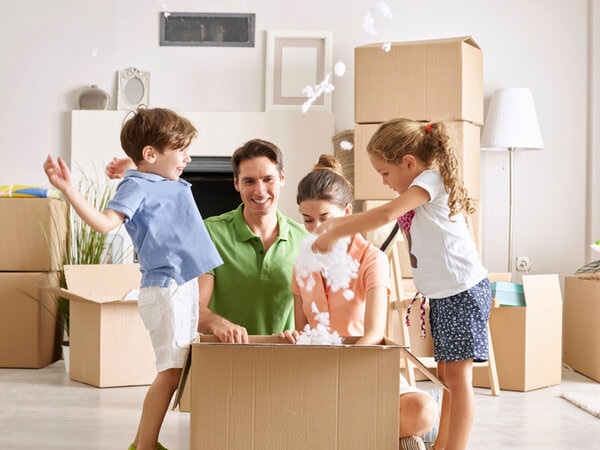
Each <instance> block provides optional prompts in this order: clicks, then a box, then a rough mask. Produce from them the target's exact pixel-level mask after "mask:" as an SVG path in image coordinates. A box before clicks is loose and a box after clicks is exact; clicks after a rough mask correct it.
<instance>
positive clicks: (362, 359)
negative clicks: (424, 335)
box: [176, 336, 443, 450]
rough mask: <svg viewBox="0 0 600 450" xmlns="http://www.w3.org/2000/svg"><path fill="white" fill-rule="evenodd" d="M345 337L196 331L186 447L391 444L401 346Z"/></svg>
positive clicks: (379, 446)
mask: <svg viewBox="0 0 600 450" xmlns="http://www.w3.org/2000/svg"><path fill="white" fill-rule="evenodd" d="M345 339H346V342H347V343H349V344H348V345H341V346H329V345H326V346H321V345H291V344H289V343H287V341H285V340H283V339H280V338H278V337H277V336H251V337H250V344H242V345H237V344H222V343H218V342H217V341H216V339H215V338H214V337H213V336H200V337H199V338H198V339H197V340H196V341H195V342H194V343H192V346H191V359H192V361H193V370H192V371H191V376H190V378H188V379H187V382H188V383H190V382H191V384H192V386H193V388H192V390H191V395H192V400H191V416H190V447H191V448H210V449H215V450H218V449H230V448H246V449H268V448H272V449H280V448H285V449H290V450H293V449H315V448H323V449H345V450H346V449H365V448H377V449H394V450H396V449H397V448H398V394H399V384H398V380H399V367H400V354H401V352H407V350H406V349H404V348H403V347H400V346H398V345H397V344H395V343H394V342H393V341H390V340H386V342H385V345H380V346H355V345H351V343H353V342H356V339H357V338H345ZM407 354H408V355H410V353H408V352H407ZM409 357H410V358H411V360H412V361H414V362H415V363H416V364H417V365H419V368H422V369H423V370H425V371H427V369H425V368H424V367H423V366H422V365H420V363H419V362H418V360H416V359H415V358H414V357H413V356H412V355H410V356H409ZM185 373H186V372H185V371H184V374H185ZM428 373H429V372H428ZM429 375H430V376H431V378H432V379H433V380H434V381H436V382H437V383H439V384H440V386H443V384H442V383H441V382H440V381H439V380H438V379H437V378H435V377H434V376H433V375H432V374H431V373H429ZM184 381H185V375H184V376H182V382H184ZM177 400H178V399H176V402H177Z"/></svg>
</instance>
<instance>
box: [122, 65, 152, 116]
mask: <svg viewBox="0 0 600 450" xmlns="http://www.w3.org/2000/svg"><path fill="white" fill-rule="evenodd" d="M149 87H150V72H145V71H143V70H140V69H136V68H135V67H129V68H127V69H124V70H119V72H118V83H117V109H118V110H129V111H135V110H136V109H137V108H138V107H140V106H141V105H144V106H147V107H149V106H150V105H149V104H148V98H149V92H148V90H149Z"/></svg>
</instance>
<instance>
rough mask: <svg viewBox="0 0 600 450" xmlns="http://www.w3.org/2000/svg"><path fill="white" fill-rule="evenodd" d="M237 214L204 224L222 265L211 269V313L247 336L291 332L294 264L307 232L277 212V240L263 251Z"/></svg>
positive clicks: (257, 238) (234, 212) (259, 241)
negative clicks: (243, 331) (239, 329)
mask: <svg viewBox="0 0 600 450" xmlns="http://www.w3.org/2000/svg"><path fill="white" fill-rule="evenodd" d="M242 208H243V204H242V205H240V206H239V207H238V208H237V209H235V210H233V211H229V212H227V213H225V214H222V215H220V216H215V217H209V218H207V219H206V220H205V221H204V222H205V224H206V228H207V229H208V233H209V234H210V236H211V238H212V240H213V242H214V244H215V246H216V247H217V250H218V252H219V254H220V255H221V257H222V258H223V265H221V266H219V267H217V268H216V269H214V270H213V271H212V272H211V273H212V274H214V276H215V280H214V290H213V295H212V298H211V301H210V304H209V308H210V309H211V311H213V312H215V313H216V314H218V315H220V316H222V317H225V318H226V319H227V320H229V321H231V322H233V323H235V324H237V325H240V326H243V327H245V328H246V330H247V331H248V334H250V335H270V334H272V333H279V332H280V331H283V330H291V329H293V328H294V297H293V294H292V290H291V284H292V274H293V265H294V261H295V259H296V256H297V254H298V251H299V250H300V242H301V241H302V239H303V238H304V236H306V234H307V231H306V229H305V228H304V226H303V225H301V224H299V223H298V222H295V221H294V220H292V219H290V218H288V217H285V216H284V215H283V214H281V213H280V212H279V211H277V221H278V223H279V236H278V237H277V239H276V241H275V242H274V243H273V245H272V246H271V247H270V248H269V250H268V251H266V252H265V250H264V246H263V243H262V240H261V239H260V238H259V237H257V236H256V235H254V234H253V233H252V231H251V230H250V228H249V227H248V224H247V223H246V221H245V220H244V217H243V214H242Z"/></svg>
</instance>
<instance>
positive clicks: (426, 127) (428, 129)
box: [425, 123, 431, 134]
mask: <svg viewBox="0 0 600 450" xmlns="http://www.w3.org/2000/svg"><path fill="white" fill-rule="evenodd" d="M430 131H431V124H430V123H428V124H427V125H425V133H428V134H429V132H430Z"/></svg>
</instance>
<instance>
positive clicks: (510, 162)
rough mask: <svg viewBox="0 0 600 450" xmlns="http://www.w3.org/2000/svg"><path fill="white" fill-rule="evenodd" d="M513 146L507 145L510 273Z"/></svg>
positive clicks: (510, 260) (509, 261)
mask: <svg viewBox="0 0 600 450" xmlns="http://www.w3.org/2000/svg"><path fill="white" fill-rule="evenodd" d="M514 155H515V147H508V172H509V188H508V271H509V272H510V273H512V264H513V160H514Z"/></svg>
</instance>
